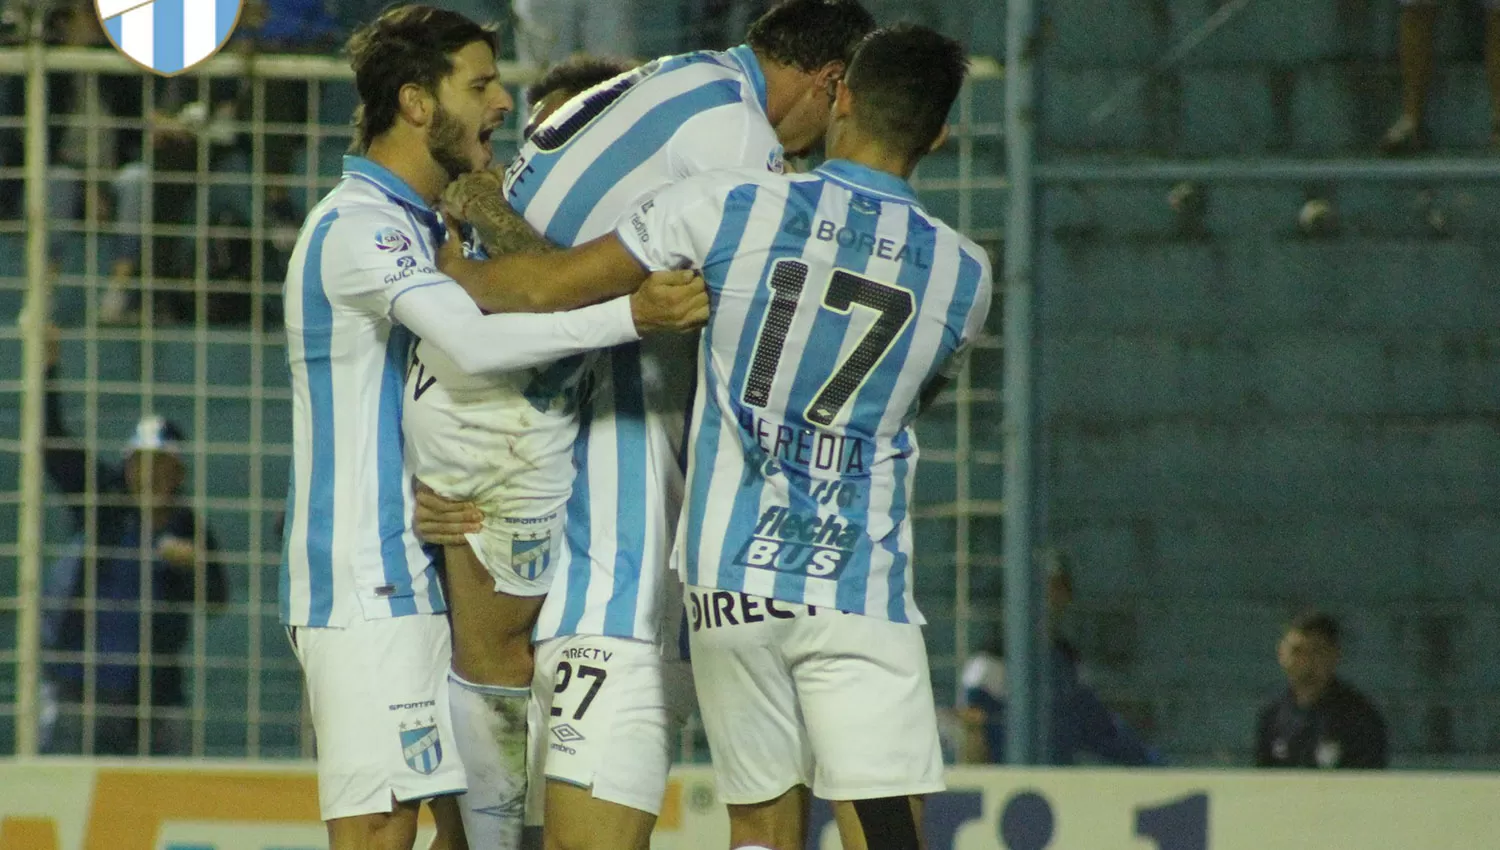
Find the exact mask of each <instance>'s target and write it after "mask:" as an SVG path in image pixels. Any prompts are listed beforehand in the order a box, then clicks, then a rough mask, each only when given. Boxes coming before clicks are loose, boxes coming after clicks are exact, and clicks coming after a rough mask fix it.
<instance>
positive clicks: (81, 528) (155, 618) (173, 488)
mask: <svg viewBox="0 0 1500 850" xmlns="http://www.w3.org/2000/svg"><path fill="white" fill-rule="evenodd" d="M57 350H58V349H57V345H56V342H55V341H54V342H53V343H51V345H50V348H49V358H48V379H49V381H51V380H54V379H55V378H56V372H57V363H58V354H57ZM46 428H47V438H48V448H47V450H46V455H45V462H46V467H47V472H48V474H49V475H50V476H51V478H52V481H53V483H54V484H55V485H56V486H57V488H58V489H59V490H61V491H62V492H63V493H65V494H67V495H68V496H69V497H72V498H70V500H69V505H68V507H69V510H70V512H71V513H72V515H73V522H74V526H75V527H76V528H77V530H78V533H79V546H78V547H77V552H76V554H75V555H74V556H72V557H68V558H64V559H62V560H61V561H60V562H58V563H57V564H54V565H52V567H51V568H50V569H49V572H48V576H47V581H46V585H47V587H46V595H47V601H48V605H47V611H46V613H45V616H44V621H43V646H44V647H45V649H46V650H48V651H49V652H50V653H66V654H67V656H68V657H65V658H62V659H59V660H57V661H54V662H53V663H50V664H48V665H47V668H46V673H45V676H46V682H45V684H44V693H45V694H46V695H47V697H48V699H46V700H45V702H46V709H47V710H44V712H43V724H42V726H43V728H42V730H41V732H42V735H41V737H42V740H43V742H44V743H43V748H44V751H46V752H49V753H91V754H95V755H133V754H137V753H145V754H151V755H186V754H187V753H188V752H189V738H188V735H187V718H186V717H185V715H184V707H185V706H186V704H187V699H186V695H185V694H184V692H183V678H184V672H185V671H184V669H183V667H182V664H181V662H180V660H179V658H178V656H179V653H181V652H182V650H183V648H184V647H185V646H186V645H187V642H188V637H189V636H190V635H191V633H192V626H193V611H194V610H195V607H194V606H196V605H199V604H203V605H206V606H208V608H207V610H208V611H213V610H214V609H215V608H217V607H218V606H222V605H223V604H224V603H225V601H226V600H227V598H228V588H227V585H226V581H225V576H224V568H223V566H221V565H220V564H219V563H218V562H217V561H215V560H214V555H213V553H214V540H213V534H212V532H210V531H208V530H207V529H204V531H203V534H202V537H201V539H200V537H199V535H198V521H197V518H196V517H195V516H194V515H193V513H192V511H191V510H189V509H188V508H187V507H186V506H184V505H182V504H181V503H180V501H179V500H178V496H179V491H180V488H181V486H182V482H183V480H184V476H185V474H186V467H185V466H184V464H183V462H182V459H181V456H180V454H179V452H180V449H181V443H182V432H181V431H180V430H179V429H178V428H177V426H176V425H174V424H173V423H171V422H168V421H166V420H164V419H162V418H161V417H158V416H148V417H146V418H145V419H142V420H141V422H140V424H139V425H138V426H136V429H135V433H134V434H132V435H131V437H130V440H129V443H128V448H127V453H126V456H125V459H124V462H123V464H121V465H119V466H115V465H112V464H100V465H99V466H98V467H97V469H96V471H95V478H94V481H93V488H94V489H93V496H94V498H95V499H96V500H97V505H98V507H97V508H96V509H95V510H94V511H92V512H91V511H89V510H88V509H87V508H86V507H85V506H84V503H83V499H82V498H80V497H82V496H84V495H85V491H86V489H87V488H88V487H89V480H88V459H87V454H86V453H85V452H84V450H83V449H79V448H72V447H67V448H64V447H61V446H60V445H59V443H62V444H66V443H68V442H70V441H71V438H70V436H69V434H68V430H67V428H66V426H65V425H64V423H63V417H62V400H61V398H60V396H59V394H58V393H57V392H56V391H55V390H51V389H49V392H48V394H47V407H46ZM91 517H92V520H93V529H92V532H93V533H92V535H90V534H89V533H88V531H89V530H88V529H87V528H86V523H88V522H89V521H90V518H91ZM90 539H92V542H93V544H94V546H95V547H96V554H95V553H88V552H85V551H84V546H83V543H84V541H88V540H90ZM91 579H92V580H91ZM90 592H92V598H90ZM90 608H93V609H94V610H95V613H94V615H93V617H92V618H90V617H89V615H88V613H87V611H88V610H89V609H90ZM143 612H144V614H143ZM143 615H144V617H145V619H146V622H145V623H144V626H145V627H146V629H147V630H148V632H149V635H150V637H149V644H148V645H146V646H144V647H143V645H142V626H143V623H142V616H143ZM90 619H92V623H90V622H89V621H90ZM90 637H91V638H92V640H91V641H90ZM87 650H92V651H93V652H94V653H97V656H98V657H97V658H79V657H78V656H79V654H81V653H84V652H86V651H87ZM143 650H144V652H143ZM146 653H149V656H148V658H146V659H145V660H146V661H147V662H148V663H149V670H150V672H149V675H148V676H147V678H146V679H145V680H144V681H143V680H142V669H141V660H142V659H141V656H142V655H143V654H146ZM90 674H92V675H90ZM90 679H91V680H92V682H93V703H92V705H93V711H94V712H95V714H94V716H95V722H94V738H93V746H92V749H89V748H88V747H87V746H86V741H87V738H86V736H85V728H84V727H85V721H84V718H85V716H86V714H87V712H88V710H89V708H88V706H86V705H85V704H84V702H85V697H86V695H87V687H88V685H87V683H88V682H89V681H90ZM142 705H145V706H147V707H149V714H142V712H141V710H140V707H141V706H142ZM143 731H147V732H148V734H147V735H146V736H144V737H143V736H142V734H141V733H142V732H143Z"/></svg>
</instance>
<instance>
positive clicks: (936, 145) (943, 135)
mask: <svg viewBox="0 0 1500 850" xmlns="http://www.w3.org/2000/svg"><path fill="white" fill-rule="evenodd" d="M947 143H948V125H947V124H944V125H943V129H941V130H939V131H938V134H937V138H936V139H933V140H932V144H931V145H928V146H927V152H928V153H937V152H938V151H940V150H942V148H943V145H945V144H947Z"/></svg>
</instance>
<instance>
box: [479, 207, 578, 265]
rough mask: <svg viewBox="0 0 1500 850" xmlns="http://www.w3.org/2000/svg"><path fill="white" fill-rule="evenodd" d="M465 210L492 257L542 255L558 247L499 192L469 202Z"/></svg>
mask: <svg viewBox="0 0 1500 850" xmlns="http://www.w3.org/2000/svg"><path fill="white" fill-rule="evenodd" d="M464 212H465V213H466V214H467V215H468V218H469V223H470V224H472V225H474V229H476V230H478V231H479V238H480V239H482V240H484V248H485V250H486V251H488V252H489V254H490V256H492V257H495V256H499V255H501V254H523V253H524V254H541V253H547V252H551V251H556V250H558V248H557V246H556V245H553V244H552V243H551V242H548V241H547V240H546V238H545V237H543V236H542V235H541V234H539V233H537V232H536V231H535V230H533V229H532V227H531V225H530V224H527V223H526V219H524V218H522V217H521V216H520V214H519V213H517V212H516V211H515V210H513V209H511V207H510V204H508V203H506V202H505V197H504V196H503V195H500V194H486V195H481V196H480V197H477V198H474V199H473V200H471V201H469V203H468V206H467V207H466V208H465V210H464Z"/></svg>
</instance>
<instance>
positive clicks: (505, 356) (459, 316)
mask: <svg viewBox="0 0 1500 850" xmlns="http://www.w3.org/2000/svg"><path fill="white" fill-rule="evenodd" d="M391 314H392V317H393V318H394V319H395V320H396V321H398V322H400V323H401V324H402V325H405V326H406V327H407V328H409V329H411V331H412V332H413V333H415V334H416V335H417V336H419V337H421V338H422V341H423V342H424V343H426V344H428V345H433V346H437V348H438V350H440V351H442V352H443V354H445V355H447V356H448V359H449V360H452V361H453V363H454V365H456V366H457V367H458V368H459V370H461V371H462V372H463V373H464V374H467V375H478V374H482V373H485V372H510V371H514V370H516V369H527V368H530V367H533V366H541V365H543V364H546V363H551V362H552V361H554V360H559V359H561V358H564V357H570V356H572V355H574V354H582V353H584V352H587V351H594V350H596V349H600V348H611V347H613V346H616V345H621V344H624V343H627V342H634V341H635V340H638V339H640V334H638V333H636V329H635V321H634V319H633V318H632V317H631V315H630V299H629V298H628V297H627V298H616V299H613V300H611V301H605V302H604V303H602V304H594V305H591V306H589V307H583V308H581V309H578V310H569V311H567V312H565V313H497V314H495V315H492V316H486V315H484V314H483V313H481V312H480V311H479V308H478V307H476V306H474V302H473V301H472V300H470V298H469V295H468V293H466V292H464V290H463V288H462V287H460V286H459V285H458V284H457V283H454V282H452V281H448V282H447V283H446V284H445V285H440V286H424V287H421V288H412V289H408V290H406V291H405V292H403V293H401V294H400V295H398V296H397V298H396V300H395V301H394V302H393V303H392V305H391Z"/></svg>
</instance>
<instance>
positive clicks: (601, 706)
mask: <svg viewBox="0 0 1500 850" xmlns="http://www.w3.org/2000/svg"><path fill="white" fill-rule="evenodd" d="M690 675H691V674H690V672H689V670H688V665H687V662H686V661H679V660H672V659H667V658H663V657H662V654H661V649H660V648H659V647H657V646H655V645H654V644H651V643H647V642H645V641H637V640H627V639H625V638H611V637H597V636H592V635H570V636H567V637H559V638H553V639H551V640H547V641H543V642H542V643H540V644H538V645H537V647H536V673H535V674H534V677H533V679H532V684H531V693H532V697H533V698H532V700H531V720H530V741H531V755H530V758H529V759H528V762H529V768H528V772H529V773H530V775H531V782H530V788H529V799H528V802H527V822H528V823H532V824H536V823H541V822H542V813H543V811H544V810H545V804H546V785H547V782H546V780H554V781H557V782H566V783H568V784H569V785H576V786H578V787H580V788H588V789H591V790H592V792H593V797H594V798H595V799H597V800H605V801H608V802H611V803H618V804H620V805H622V806H629V807H630V808H632V809H636V810H638V811H642V812H649V813H651V814H653V815H657V814H660V813H661V802H662V797H663V795H665V794H666V791H667V773H668V771H669V770H670V769H671V765H672V738H673V736H674V735H676V734H677V732H678V730H679V729H680V728H681V726H682V721H683V719H685V718H686V717H687V715H688V714H689V713H690V712H691V711H692V707H693V706H692V700H693V697H692V684H691V681H690Z"/></svg>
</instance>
